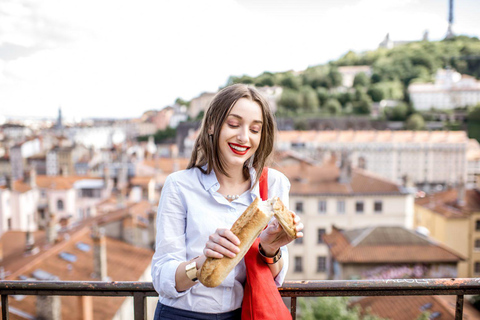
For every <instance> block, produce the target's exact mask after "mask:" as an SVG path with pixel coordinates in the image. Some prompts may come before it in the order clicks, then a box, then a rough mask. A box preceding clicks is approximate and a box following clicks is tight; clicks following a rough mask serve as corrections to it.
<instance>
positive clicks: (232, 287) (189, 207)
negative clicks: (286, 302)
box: [152, 168, 290, 313]
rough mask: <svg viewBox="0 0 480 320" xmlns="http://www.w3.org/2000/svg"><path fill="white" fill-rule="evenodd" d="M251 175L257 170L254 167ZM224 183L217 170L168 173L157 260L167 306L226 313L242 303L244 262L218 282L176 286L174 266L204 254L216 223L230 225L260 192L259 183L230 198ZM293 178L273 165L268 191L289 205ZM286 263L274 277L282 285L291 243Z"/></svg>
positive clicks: (156, 278) (155, 273)
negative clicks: (221, 190) (222, 190)
mask: <svg viewBox="0 0 480 320" xmlns="http://www.w3.org/2000/svg"><path fill="white" fill-rule="evenodd" d="M250 175H251V181H255V170H254V169H250ZM219 187H220V185H219V183H218V180H217V177H216V176H215V172H214V171H213V170H212V172H211V173H210V174H208V175H206V174H203V173H202V172H201V171H200V169H198V168H192V169H189V170H183V171H178V172H175V173H173V174H171V175H169V176H168V178H167V180H166V181H165V185H164V186H163V189H162V194H161V197H160V203H159V205H158V213H157V238H156V249H155V254H154V256H153V260H152V278H153V286H154V287H155V290H156V291H157V292H158V293H159V295H160V298H159V300H160V302H161V303H162V304H165V305H167V306H171V307H175V308H179V309H184V310H191V311H196V312H205V313H221V312H228V311H232V310H235V309H238V308H240V307H241V305H242V299H243V284H244V283H245V279H246V269H245V262H244V260H243V259H242V260H241V262H240V263H239V264H238V265H237V266H236V267H235V268H234V270H233V271H232V272H230V274H229V275H228V276H227V278H226V279H225V280H224V281H223V282H222V284H221V285H219V286H218V287H216V288H207V287H205V286H204V285H202V284H201V283H196V284H195V285H194V286H193V287H191V288H190V289H188V290H186V291H183V292H177V290H176V289H175V272H176V270H177V268H178V266H179V265H180V263H182V262H184V261H188V260H190V259H193V258H195V257H197V256H199V255H201V254H203V249H204V247H205V243H206V242H207V240H208V237H209V236H210V235H211V234H213V233H214V232H215V230H216V229H217V228H231V227H232V225H233V223H234V222H235V221H236V220H237V218H238V217H239V216H240V215H241V214H242V213H243V211H245V209H246V208H247V207H248V206H249V205H250V203H252V201H253V200H254V199H255V198H256V197H257V196H258V197H260V195H259V187H258V184H257V185H256V186H255V188H253V189H252V190H251V191H250V190H248V191H246V192H245V193H243V194H242V195H241V196H240V198H238V199H237V200H234V201H232V202H229V201H228V200H227V199H225V197H224V196H222V195H221V194H220V193H218V192H217V190H218V189H219ZM289 191H290V182H289V181H288V179H287V177H285V175H283V174H282V173H280V172H279V171H277V170H274V169H269V170H268V197H269V198H271V197H273V196H278V197H279V198H280V199H281V200H282V202H283V203H284V204H285V205H286V206H288V193H289ZM281 250H282V256H283V259H284V264H283V269H282V270H281V271H280V273H279V274H278V275H277V276H276V277H275V282H276V284H277V286H281V285H282V283H283V281H284V279H285V275H286V273H287V268H288V252H287V248H286V246H284V247H282V248H281Z"/></svg>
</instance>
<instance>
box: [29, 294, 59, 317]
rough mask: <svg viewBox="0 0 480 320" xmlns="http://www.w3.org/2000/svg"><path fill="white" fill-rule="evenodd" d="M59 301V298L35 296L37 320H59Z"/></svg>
mask: <svg viewBox="0 0 480 320" xmlns="http://www.w3.org/2000/svg"><path fill="white" fill-rule="evenodd" d="M61 307H62V306H61V301H60V297H59V296H37V317H36V318H35V319H38V320H61V319H62V313H61V310H62V308H61Z"/></svg>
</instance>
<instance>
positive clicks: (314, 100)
mask: <svg viewBox="0 0 480 320" xmlns="http://www.w3.org/2000/svg"><path fill="white" fill-rule="evenodd" d="M300 94H301V96H302V106H303V109H304V110H305V111H309V112H315V111H317V110H318V107H319V105H320V104H319V102H318V96H317V93H316V92H315V90H313V89H312V87H310V86H303V87H302V88H301V89H300Z"/></svg>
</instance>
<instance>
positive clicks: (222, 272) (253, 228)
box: [198, 198, 273, 287]
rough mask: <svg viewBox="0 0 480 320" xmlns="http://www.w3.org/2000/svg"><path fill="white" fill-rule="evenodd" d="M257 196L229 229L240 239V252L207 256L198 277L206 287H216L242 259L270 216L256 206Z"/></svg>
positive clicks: (269, 213)
mask: <svg viewBox="0 0 480 320" xmlns="http://www.w3.org/2000/svg"><path fill="white" fill-rule="evenodd" d="M258 204H259V198H256V199H255V200H254V201H253V202H252V203H251V204H250V206H248V208H247V209H245V211H244V212H243V214H242V215H241V216H240V217H239V218H238V219H237V221H235V223H234V224H233V226H232V228H231V229H230V230H231V231H232V232H233V233H234V234H235V235H236V236H237V237H238V239H239V240H240V245H239V246H238V247H239V249H240V252H239V253H237V255H236V256H235V257H234V258H230V257H226V256H225V257H223V258H220V259H217V258H207V260H206V261H205V262H204V264H203V266H202V269H201V271H200V274H199V276H198V279H199V280H200V282H201V283H202V284H203V285H204V286H206V287H216V286H218V285H220V284H221V283H222V281H223V280H225V278H226V277H227V275H228V274H229V273H230V272H231V271H232V270H233V268H234V267H235V266H236V265H237V264H238V263H239V262H240V260H242V258H243V257H244V256H245V254H246V253H247V251H248V250H249V249H250V247H251V246H252V244H253V242H254V241H255V239H256V238H257V237H258V235H259V234H260V232H262V230H263V229H264V228H265V226H266V225H267V224H268V222H269V221H270V219H271V217H272V215H273V214H272V213H271V212H263V211H262V210H260V209H259V208H258Z"/></svg>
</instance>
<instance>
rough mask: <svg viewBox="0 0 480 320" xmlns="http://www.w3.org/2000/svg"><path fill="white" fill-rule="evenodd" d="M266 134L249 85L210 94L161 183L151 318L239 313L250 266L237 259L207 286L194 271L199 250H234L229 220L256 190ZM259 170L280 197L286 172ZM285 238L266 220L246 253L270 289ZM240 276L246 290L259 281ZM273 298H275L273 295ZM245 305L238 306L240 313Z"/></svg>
mask: <svg viewBox="0 0 480 320" xmlns="http://www.w3.org/2000/svg"><path fill="white" fill-rule="evenodd" d="M274 138H275V122H274V118H273V115H272V112H271V110H270V108H269V106H268V104H267V102H266V101H265V99H264V98H263V97H262V96H261V95H260V94H259V93H258V92H257V90H256V89H255V88H253V87H249V86H246V85H244V84H236V85H233V86H229V87H226V88H224V89H223V90H221V91H220V92H219V93H217V95H216V96H215V97H214V99H213V100H212V102H211V104H210V106H209V108H208V109H207V111H206V113H205V116H204V118H203V123H202V127H201V129H200V133H199V136H198V138H197V140H196V142H195V146H194V150H193V153H192V157H191V159H190V163H189V165H188V169H187V170H184V171H179V172H176V173H173V174H171V175H170V176H169V177H168V178H167V180H166V182H165V184H164V186H163V189H162V195H161V198H160V203H159V205H158V216H157V239H156V250H155V255H154V257H153V260H152V278H153V285H154V287H155V289H156V290H157V291H158V293H159V303H158V306H157V311H156V313H155V319H157V320H158V319H176V318H178V317H183V318H182V319H218V318H217V316H218V315H220V318H221V319H240V317H241V314H242V300H243V297H244V283H245V280H246V277H247V270H249V271H250V272H251V270H254V268H255V266H253V265H252V263H247V264H246V263H245V261H244V260H243V259H242V260H241V261H240V263H238V264H237V265H236V266H235V267H234V269H233V270H232V271H231V272H230V273H229V274H228V276H227V277H226V278H225V279H224V280H223V282H222V283H221V284H220V285H218V286H216V287H214V288H207V287H205V286H204V285H203V284H201V283H198V282H197V276H198V274H199V270H201V268H202V266H203V263H204V262H205V260H206V259H207V258H223V257H227V258H234V257H235V256H236V255H237V254H239V253H240V248H239V245H240V240H239V239H238V237H237V236H236V235H235V234H234V233H233V232H232V231H231V230H230V228H231V227H232V225H233V224H234V222H235V221H236V220H237V219H238V218H239V217H240V216H241V214H242V213H243V212H244V211H245V210H246V209H247V208H248V207H249V206H250V204H251V203H252V202H253V201H254V200H255V199H257V198H259V195H260V192H259V180H260V173H262V174H263V172H264V170H263V169H264V166H265V164H266V162H267V159H268V157H269V156H270V154H271V153H272V150H273V142H274ZM265 172H266V174H267V175H266V176H268V178H267V179H263V180H262V183H263V185H265V184H266V185H267V186H264V187H262V190H264V191H263V192H265V191H268V197H269V198H272V197H275V196H277V197H279V198H280V199H281V201H282V202H283V203H284V204H287V205H288V203H289V201H288V192H289V190H290V183H289V181H288V179H287V178H286V177H285V176H284V175H283V174H282V173H280V172H278V171H276V170H273V169H268V170H265ZM265 182H266V183H265ZM264 195H265V194H264ZM291 214H292V217H293V218H294V223H295V228H296V231H297V236H298V237H302V236H303V234H302V232H301V230H302V229H303V225H302V224H301V223H299V218H298V217H297V216H296V215H295V214H294V213H293V212H292V213H291ZM292 240H293V239H292V238H290V236H289V235H288V234H287V233H286V232H285V231H284V230H283V229H282V228H281V227H280V225H279V223H278V221H276V220H273V221H270V224H269V225H268V226H267V227H266V228H265V229H264V230H263V231H262V232H261V234H260V236H259V239H258V245H256V247H255V248H254V247H252V249H256V250H257V251H253V252H254V253H253V254H254V255H253V257H254V258H255V257H257V256H258V258H259V259H264V260H261V261H260V263H261V266H260V267H261V268H263V269H264V270H266V273H267V275H268V276H270V273H271V278H269V277H265V278H266V280H268V281H270V284H271V286H273V288H274V289H273V290H274V291H276V290H275V285H277V286H280V285H281V284H282V283H283V280H284V279H285V275H286V272H287V267H288V252H287V248H286V244H288V243H289V242H291V241H292ZM244 245H245V243H244ZM257 247H258V248H257ZM260 248H261V249H260ZM253 260H255V261H256V260H258V259H253ZM253 260H252V261H253ZM262 261H264V262H262ZM254 265H255V264H254ZM252 268H253V269H252ZM265 268H266V269H265ZM248 283H249V284H250V286H251V288H253V290H255V289H256V288H257V289H258V288H259V285H260V284H259V283H258V284H257V286H255V283H251V282H250V281H249V282H248ZM276 292H277V294H278V291H276ZM247 296H248V295H247ZM278 299H279V301H280V303H281V304H282V305H283V303H282V301H281V298H280V295H278ZM246 300H247V301H248V299H246ZM269 307H270V306H269ZM283 309H285V310H286V308H283ZM248 310H249V309H248V307H245V308H244V312H245V314H247V313H248ZM269 314H271V319H280V318H281V317H280V309H279V310H275V312H270V310H269ZM286 314H287V315H288V314H289V313H288V310H287V311H286ZM242 318H243V317H242ZM247 318H248V317H247ZM260 318H262V319H265V320H267V318H264V317H260ZM268 319H270V318H268ZM282 319H283V318H282Z"/></svg>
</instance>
